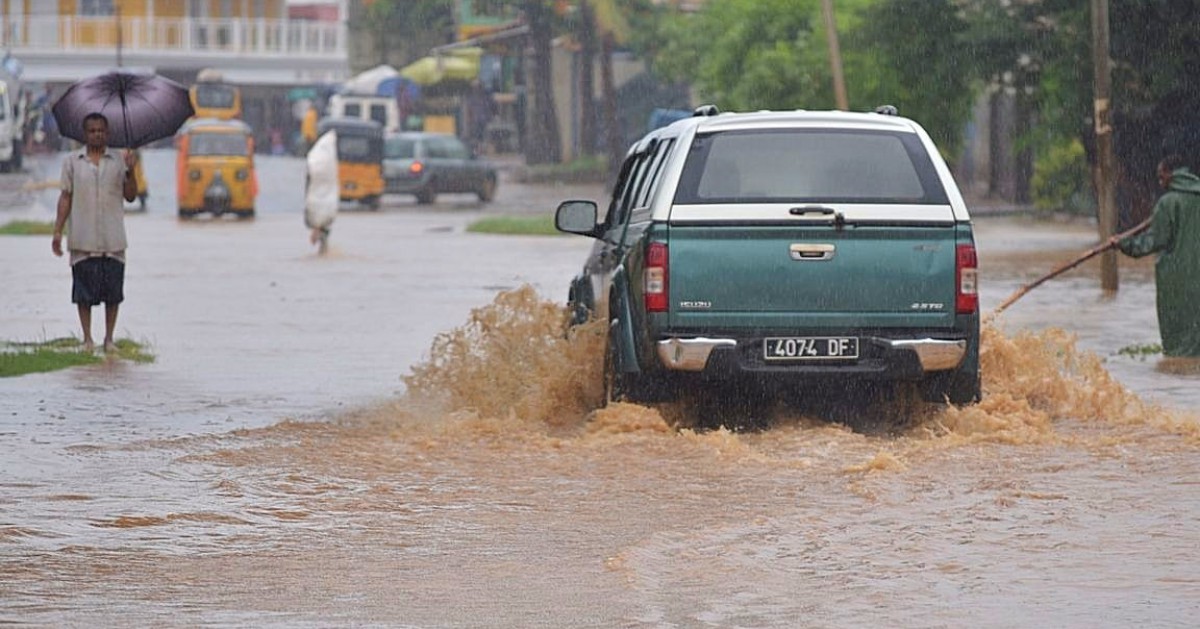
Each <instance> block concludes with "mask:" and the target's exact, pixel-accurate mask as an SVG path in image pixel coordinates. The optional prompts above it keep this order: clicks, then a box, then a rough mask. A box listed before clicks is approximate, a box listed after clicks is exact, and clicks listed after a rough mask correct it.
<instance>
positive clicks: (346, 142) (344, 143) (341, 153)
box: [337, 133, 381, 163]
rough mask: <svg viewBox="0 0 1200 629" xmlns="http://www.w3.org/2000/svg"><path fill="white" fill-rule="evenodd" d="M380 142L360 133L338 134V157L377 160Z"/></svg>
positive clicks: (361, 160) (368, 160) (342, 158)
mask: <svg viewBox="0 0 1200 629" xmlns="http://www.w3.org/2000/svg"><path fill="white" fill-rule="evenodd" d="M380 144H381V142H380V141H379V140H378V139H375V138H367V137H363V136H361V135H349V134H342V133H339V134H338V138H337V150H338V159H341V160H345V161H351V162H364V163H366V162H373V161H378V160H379V153H380Z"/></svg>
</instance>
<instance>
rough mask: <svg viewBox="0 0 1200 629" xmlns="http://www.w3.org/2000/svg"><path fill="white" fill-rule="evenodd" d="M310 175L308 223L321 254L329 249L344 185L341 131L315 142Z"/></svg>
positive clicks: (306, 195)
mask: <svg viewBox="0 0 1200 629" xmlns="http://www.w3.org/2000/svg"><path fill="white" fill-rule="evenodd" d="M306 162H307V164H306V165H307V168H308V176H307V178H306V179H305V185H304V225H305V226H306V227H308V229H309V242H311V243H312V244H314V245H317V253H319V254H321V255H324V254H325V253H326V252H327V251H328V250H329V234H330V232H331V231H332V230H333V219H335V218H337V211H338V203H339V201H340V199H339V197H340V196H341V187H340V185H339V184H338V159H337V132H336V131H326V132H325V133H324V134H322V135H321V137H320V138H318V139H317V141H316V142H314V143H313V146H312V149H311V150H309V152H308V157H307V158H306Z"/></svg>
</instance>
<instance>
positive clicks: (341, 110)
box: [329, 94, 401, 131]
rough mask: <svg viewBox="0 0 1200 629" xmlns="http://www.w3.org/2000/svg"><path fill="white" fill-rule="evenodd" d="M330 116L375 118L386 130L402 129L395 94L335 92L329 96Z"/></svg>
mask: <svg viewBox="0 0 1200 629" xmlns="http://www.w3.org/2000/svg"><path fill="white" fill-rule="evenodd" d="M329 117H330V118H353V119H355V120H374V121H375V122H378V123H379V124H380V126H382V127H383V129H384V131H399V130H400V124H401V120H400V106H399V104H398V103H397V102H396V98H395V97H393V96H382V95H379V94H334V95H333V96H331V97H330V98H329Z"/></svg>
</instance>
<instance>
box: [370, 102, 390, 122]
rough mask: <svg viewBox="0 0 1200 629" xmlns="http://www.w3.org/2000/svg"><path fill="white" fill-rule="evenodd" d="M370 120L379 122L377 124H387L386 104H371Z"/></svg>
mask: <svg viewBox="0 0 1200 629" xmlns="http://www.w3.org/2000/svg"><path fill="white" fill-rule="evenodd" d="M371 120H374V121H375V122H378V123H379V126H381V127H386V126H387V106H386V105H371Z"/></svg>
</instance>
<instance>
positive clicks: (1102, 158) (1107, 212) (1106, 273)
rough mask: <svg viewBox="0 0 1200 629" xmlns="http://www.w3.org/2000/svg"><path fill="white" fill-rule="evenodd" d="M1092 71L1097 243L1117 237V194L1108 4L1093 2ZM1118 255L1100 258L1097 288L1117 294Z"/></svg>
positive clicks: (1105, 0) (1102, 255) (1111, 253)
mask: <svg viewBox="0 0 1200 629" xmlns="http://www.w3.org/2000/svg"><path fill="white" fill-rule="evenodd" d="M1092 71H1093V73H1094V81H1095V88H1094V90H1095V95H1094V99H1095V100H1094V107H1095V110H1094V114H1093V115H1094V117H1095V119H1096V163H1097V166H1098V172H1097V176H1096V200H1097V201H1099V203H1100V207H1099V212H1100V216H1099V219H1100V221H1099V223H1100V241H1101V242H1105V241H1107V240H1108V239H1109V238H1111V237H1112V236H1113V235H1114V234H1116V233H1117V192H1116V186H1115V182H1114V181H1113V176H1114V175H1115V174H1116V157H1115V156H1114V154H1113V136H1112V134H1113V128H1112V100H1111V99H1112V96H1111V92H1112V77H1111V72H1110V69H1109V58H1108V0H1092ZM1119 284H1120V279H1119V277H1118V273H1117V252H1116V251H1114V250H1112V249H1109V250H1108V251H1106V252H1104V253H1103V254H1101V256H1100V288H1102V289H1104V290H1106V291H1116V290H1117V288H1118V285H1119Z"/></svg>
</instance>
